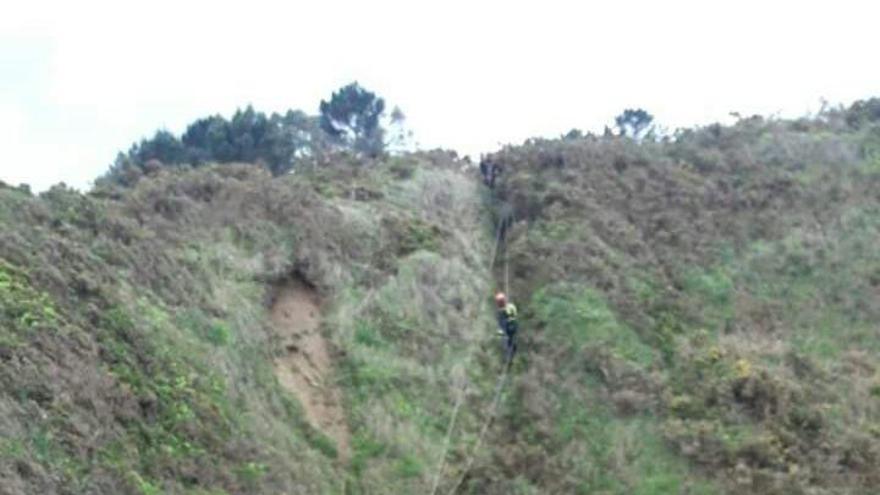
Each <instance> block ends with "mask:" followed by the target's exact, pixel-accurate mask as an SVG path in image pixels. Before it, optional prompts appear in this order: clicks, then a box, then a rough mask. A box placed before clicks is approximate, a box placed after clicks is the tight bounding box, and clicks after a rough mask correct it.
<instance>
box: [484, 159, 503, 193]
mask: <svg viewBox="0 0 880 495" xmlns="http://www.w3.org/2000/svg"><path fill="white" fill-rule="evenodd" d="M500 172H501V166H500V165H498V163H496V162H495V160H493V159H492V157H491V156H486V157H484V158H483V159H482V160H480V173H481V174H482V175H483V183H484V184H486V186H487V187H489V188H494V187H495V178H496V177H498V174H499V173H500Z"/></svg>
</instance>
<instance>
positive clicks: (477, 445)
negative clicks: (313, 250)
mask: <svg viewBox="0 0 880 495" xmlns="http://www.w3.org/2000/svg"><path fill="white" fill-rule="evenodd" d="M512 360H513V353H509V354H508V356H507V362H506V363H505V364H504V374H502V375H501V378H499V379H498V384H497V385H496V386H495V396H494V397H493V398H492V406H491V407H490V408H489V415H488V417H487V418H486V421H485V422H484V423H483V427H482V428H481V429H480V434H479V436H478V437H477V441H476V443H474V447H473V448H472V449H471V453H470V455H469V457H468V462H467V464H466V465H465V468H464V471H463V472H462V475H461V479H459V480H458V483H456V484H455V486H453V487H452V490H450V491H449V495H454V494H455V492H457V491H458V488H459V487H460V486H461V485H462V483H464V480H466V479H467V476H468V474H469V473H470V471H471V468H472V467H473V466H474V461H475V460H476V459H477V451H478V450H479V449H480V447H481V446H482V445H483V438H485V436H486V432H487V431H489V426H491V425H492V422H493V421H494V420H495V413H496V412H497V410H498V404H499V403H500V402H501V396H502V392H504V386H505V385H506V384H507V377H508V376H510V363H511V361H512Z"/></svg>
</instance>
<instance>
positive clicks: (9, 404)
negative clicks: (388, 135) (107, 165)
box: [0, 154, 492, 494]
mask: <svg viewBox="0 0 880 495" xmlns="http://www.w3.org/2000/svg"><path fill="white" fill-rule="evenodd" d="M460 166H461V164H460V163H459V162H456V161H455V160H453V159H452V158H450V157H448V156H446V155H443V154H426V155H418V156H410V157H406V158H399V159H391V160H389V161H387V162H384V163H376V164H372V165H370V166H369V167H367V166H365V165H364V164H363V163H361V162H353V163H345V164H343V163H340V164H338V166H328V167H325V168H322V169H320V170H317V171H315V172H314V173H311V174H310V173H298V174H296V175H287V176H284V177H281V178H273V177H272V176H271V175H270V174H269V173H268V172H265V171H263V170H262V169H261V168H259V167H254V166H252V165H224V166H206V167H201V168H199V169H195V170H184V169H178V170H174V169H161V170H156V171H153V172H152V173H151V175H148V176H144V177H141V178H140V179H138V180H137V182H136V183H135V184H134V185H132V186H131V187H120V186H117V185H114V184H112V183H103V184H100V185H99V186H97V187H96V188H95V190H93V191H92V192H91V193H89V194H86V195H83V194H80V193H77V192H75V191H71V190H69V189H65V188H64V187H60V186H59V187H56V188H53V189H52V190H50V191H48V192H46V193H44V194H41V195H40V196H38V197H35V196H32V195H30V193H29V192H27V191H26V190H21V189H14V188H9V187H3V188H2V189H0V223H2V229H0V232H2V234H0V253H2V260H0V294H2V297H0V318H2V327H0V328H2V334H0V359H2V366H0V382H2V384H3V386H2V390H3V394H2V396H0V409H2V412H3V414H2V419H0V432H2V435H0V478H2V479H3V483H2V487H0V493H9V494H24V493H142V494H157V493H193V494H196V493H202V494H208V493H211V494H222V493H230V494H232V493H358V492H363V493H379V492H394V493H406V492H413V491H421V490H422V489H423V487H425V486H427V485H428V483H429V481H430V479H431V478H432V476H433V473H431V472H429V471H430V470H431V468H432V467H433V466H434V465H435V464H436V463H437V462H438V460H439V456H440V455H441V448H440V445H441V442H440V440H439V439H440V438H441V437H442V436H443V435H444V434H445V427H446V422H445V421H446V419H447V417H448V412H449V411H448V409H449V407H448V404H450V403H451V402H452V401H453V400H454V399H455V397H457V396H458V395H457V394H458V390H459V389H460V385H461V383H462V381H463V380H468V381H469V382H472V383H474V384H477V385H479V384H482V383H483V382H484V381H485V380H490V379H491V377H489V376H488V374H483V373H481V372H479V369H478V368H468V369H470V370H471V375H467V374H466V373H465V369H466V368H465V364H466V361H465V360H466V359H468V356H470V355H471V354H473V352H471V351H473V350H474V349H476V351H477V353H479V349H480V348H479V344H480V339H481V338H482V336H483V335H486V331H485V330H486V326H487V325H491V321H490V318H489V317H488V316H487V315H486V312H485V311H484V309H485V308H486V307H485V305H484V303H485V301H486V298H485V297H484V295H485V293H486V292H487V291H488V290H489V289H488V275H489V273H488V271H487V270H488V268H487V263H488V261H487V259H486V258H487V257H488V256H489V247H488V244H489V242H488V241H487V240H485V239H484V236H487V237H488V234H486V233H487V232H488V228H487V223H486V219H485V218H484V217H483V216H482V213H481V211H482V206H481V205H482V203H481V201H482V200H481V196H480V194H479V190H478V188H477V186H476V185H475V183H474V182H473V181H471V180H470V179H469V178H468V177H466V176H465V175H463V174H462V173H460V172H459V171H458V169H459V168H460ZM292 280H294V281H295V282H296V283H298V284H307V285H308V286H309V287H311V288H313V289H314V291H316V293H317V294H318V295H319V297H320V298H321V311H322V312H323V314H322V315H321V317H322V318H321V319H322V321H323V323H322V326H321V328H320V331H321V334H322V335H323V336H324V339H325V340H326V342H327V349H328V351H327V352H328V354H329V356H330V359H331V361H332V366H331V368H332V369H331V371H330V372H329V373H328V375H329V376H326V377H325V379H326V381H327V382H328V386H332V387H334V388H337V389H338V390H341V391H342V392H341V399H340V400H342V401H343V404H344V412H345V418H344V419H345V422H346V424H345V425H344V427H345V428H346V429H347V431H348V432H349V433H350V443H351V445H350V446H344V448H345V449H346V450H349V449H350V452H347V451H346V452H344V454H345V455H342V454H343V453H342V452H340V447H341V446H340V445H337V444H336V442H335V441H334V438H335V436H334V435H332V434H329V433H328V432H327V431H324V430H322V425H321V424H315V422H314V421H310V420H309V417H308V415H306V414H304V411H303V406H302V405H301V403H300V401H299V400H297V397H296V396H295V395H294V394H291V393H290V392H289V391H288V390H286V389H284V388H283V387H282V386H281V385H280V384H279V381H278V377H276V374H275V372H276V367H275V362H276V359H277V358H278V357H279V356H281V355H283V354H284V353H285V352H286V351H285V349H284V342H283V341H282V338H281V337H279V335H278V332H277V331H276V330H277V329H273V327H272V325H271V322H270V318H269V311H268V307H269V306H270V305H271V304H272V299H273V298H274V297H275V296H276V294H277V293H278V292H277V291H278V290H279V289H280V288H281V287H284V286H285V285H286V284H288V283H291V281H292ZM474 369H477V372H476V373H474V372H473V370H474ZM486 371H487V373H488V372H491V371H492V370H490V369H488V368H487V370H486ZM487 386H488V385H487ZM476 400H477V401H479V400H480V399H476ZM476 421H477V418H476V417H475V415H474V414H470V413H465V414H463V415H462V416H461V424H463V425H465V426H469V425H471V423H474V422H476Z"/></svg>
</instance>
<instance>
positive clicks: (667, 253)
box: [486, 100, 880, 494]
mask: <svg viewBox="0 0 880 495" xmlns="http://www.w3.org/2000/svg"><path fill="white" fill-rule="evenodd" d="M878 108H880V105H878V101H876V100H874V101H871V102H864V103H859V104H856V105H855V106H854V107H853V108H851V109H849V110H848V111H833V112H828V113H826V114H823V115H821V116H819V117H817V118H815V119H802V120H797V121H774V120H765V119H762V118H759V117H755V118H750V119H743V120H740V122H739V123H737V124H736V125H734V126H730V127H722V126H710V127H707V128H703V129H696V130H692V131H686V132H682V133H680V134H679V135H678V136H677V137H676V139H674V140H666V141H661V142H650V141H643V142H641V143H638V142H636V141H634V140H632V139H626V138H618V137H604V138H593V137H587V138H581V139H562V140H556V141H544V140H534V141H532V142H529V143H526V144H525V145H524V146H519V147H511V148H507V149H505V150H503V151H502V152H501V153H499V154H498V156H496V157H495V158H496V159H497V160H498V161H499V162H501V163H503V164H504V165H505V172H504V173H503V174H502V176H501V178H500V179H499V181H498V186H497V188H498V191H497V194H498V197H499V199H500V201H502V204H501V206H500V207H499V211H500V212H501V213H502V214H512V215H513V217H514V219H515V223H514V226H513V227H512V228H511V229H510V234H509V235H508V241H509V255H510V260H511V275H510V277H511V284H512V286H513V287H514V289H513V291H514V293H515V295H517V296H518V297H519V298H520V300H521V304H522V306H523V307H524V308H526V315H527V318H526V320H525V321H524V322H523V324H522V326H523V327H524V328H526V329H528V330H527V331H526V332H524V336H525V338H526V339H527V342H528V344H527V345H524V346H523V347H524V348H525V349H526V351H525V352H524V353H523V355H522V361H523V362H524V363H523V366H522V372H521V375H520V376H519V377H518V378H517V380H516V381H515V382H514V383H515V388H516V393H515V396H514V397H515V399H514V400H512V401H511V402H510V403H509V404H508V409H507V415H506V417H505V418H504V419H505V422H504V423H505V426H506V427H507V430H505V429H503V428H498V430H497V437H496V438H495V439H494V445H495V450H494V452H495V453H496V456H497V457H498V462H497V463H496V466H498V467H497V468H496V469H495V470H494V471H493V472H492V473H490V474H487V475H486V476H487V482H488V481H489V480H491V481H492V484H497V483H498V480H507V479H512V478H516V477H517V476H522V477H525V480H524V481H523V483H527V485H526V486H530V487H535V492H539V491H551V492H560V493H599V492H602V493H604V492H609V493H714V492H716V491H718V490H720V491H724V492H729V493H780V494H781V493H786V494H790V493H873V492H874V491H876V487H877V485H878V483H880V479H878V473H880V440H878V438H880V409H878V406H880V398H878V397H880V374H878V365H880V360H878V357H877V351H878V345H880V336H878V333H877V331H878V327H877V323H878V317H880V300H878V297H880V253H878V251H877V246H878V245H880V153H878V150H880V126H878V123H880V114H878V112H877V109H878ZM871 109H873V110H871ZM536 459H541V462H540V463H537V462H536V461H535V460H536ZM682 460H684V461H685V463H682V462H681V461H682ZM547 472H557V473H565V475H564V476H560V477H558V478H555V479H551V478H546V477H545V475H544V473H547ZM526 480H527V481H526ZM707 480H708V481H711V482H712V483H711V484H710V483H706V481H707ZM512 486H514V485H512ZM512 489H514V488H512Z"/></svg>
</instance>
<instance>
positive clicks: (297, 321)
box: [272, 281, 350, 461]
mask: <svg viewBox="0 0 880 495" xmlns="http://www.w3.org/2000/svg"><path fill="white" fill-rule="evenodd" d="M272 323H273V326H274V327H275V331H276V332H277V334H278V337H279V338H280V340H281V345H282V346H283V348H284V352H283V353H282V355H281V356H279V357H278V358H276V359H275V374H276V376H277V377H278V381H279V382H280V383H281V385H282V386H283V387H284V388H285V389H286V390H287V391H288V392H290V393H291V394H293V395H294V396H296V398H297V399H299V401H300V403H301V404H302V405H303V409H304V410H305V415H306V419H307V420H308V421H309V423H310V424H311V425H312V426H314V427H315V428H317V429H319V430H321V431H322V432H323V433H324V434H325V435H327V436H328V437H329V438H330V439H332V440H333V441H334V443H335V444H336V448H337V450H338V452H339V458H340V459H341V460H342V461H346V460H348V458H349V453H350V447H349V445H350V444H349V431H348V426H347V424H346V421H345V412H344V410H343V408H342V395H341V393H340V391H339V389H338V388H337V387H336V386H335V384H334V383H333V378H332V377H333V362H332V360H331V358H330V353H329V352H328V350H327V342H326V341H325V340H324V337H323V336H322V335H321V332H320V323H321V313H320V304H319V301H318V296H317V294H316V293H315V291H314V290H312V289H311V288H309V287H307V286H306V285H305V284H303V283H302V282H299V281H293V282H289V283H288V284H287V285H285V286H283V287H281V288H280V289H279V292H278V294H277V297H276V298H275V302H274V304H273V305H272Z"/></svg>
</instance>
